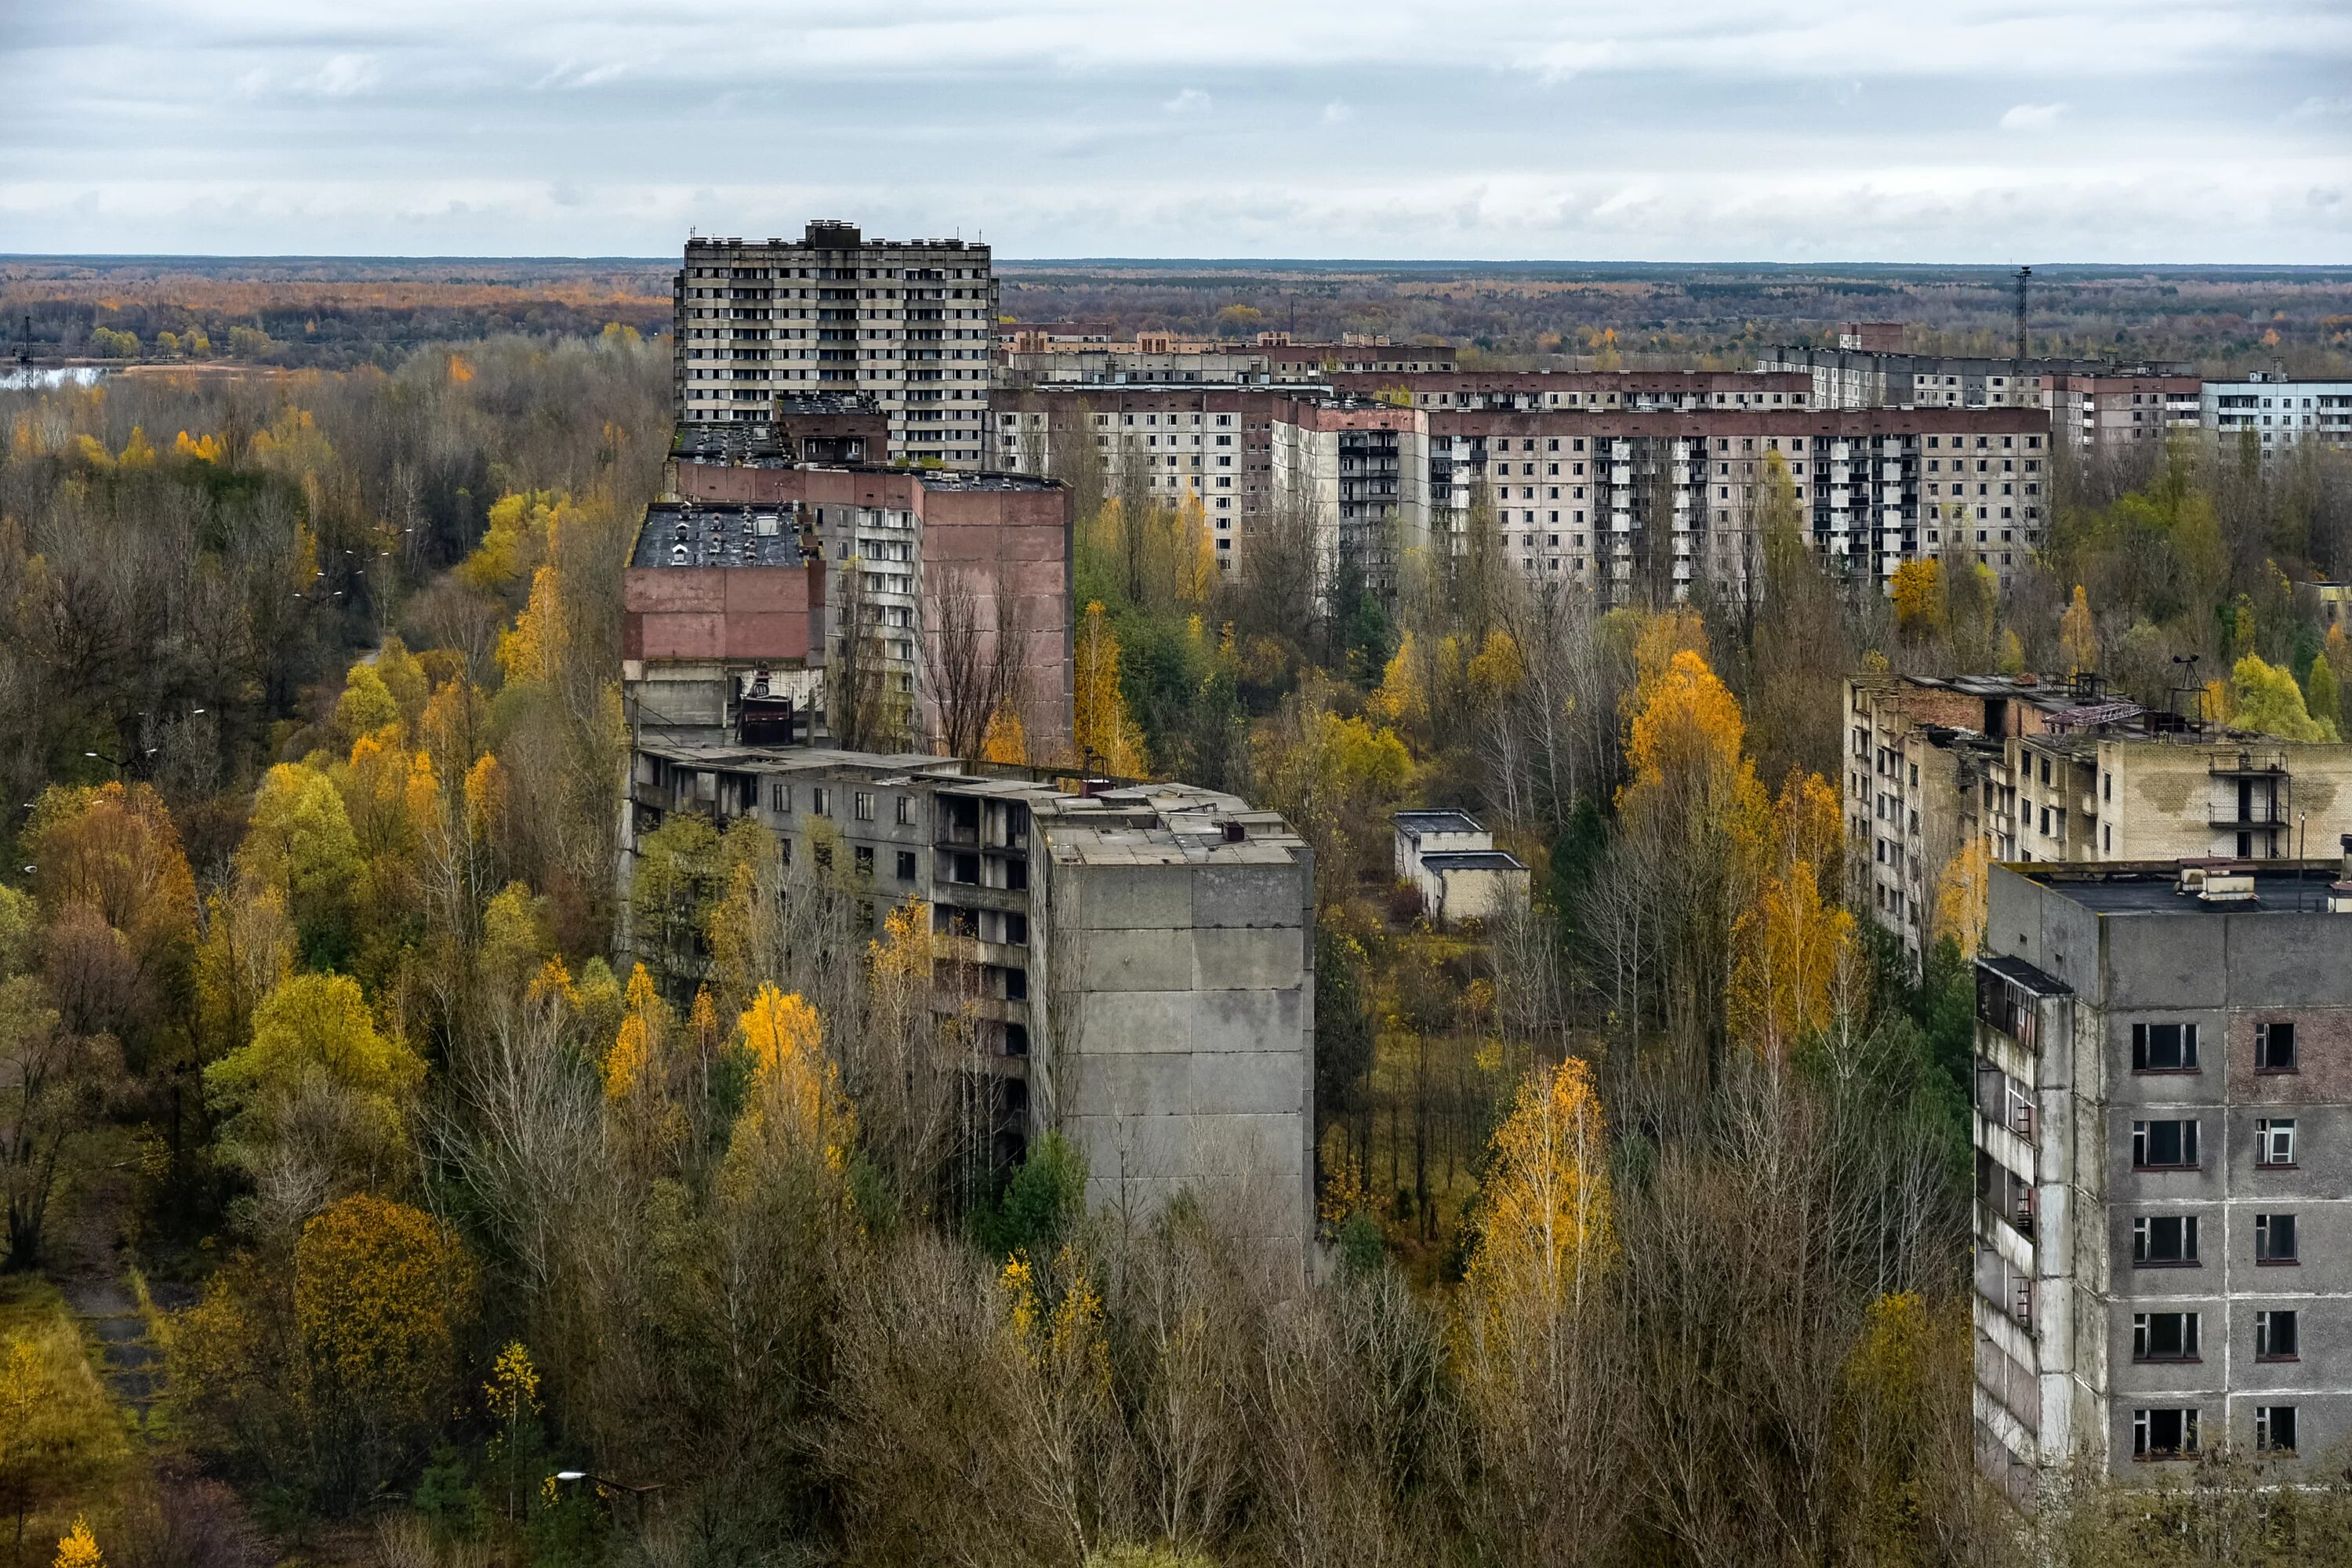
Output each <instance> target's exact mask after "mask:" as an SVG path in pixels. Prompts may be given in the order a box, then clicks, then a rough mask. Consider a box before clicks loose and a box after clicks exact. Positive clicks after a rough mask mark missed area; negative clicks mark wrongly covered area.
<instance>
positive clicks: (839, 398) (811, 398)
mask: <svg viewBox="0 0 2352 1568" xmlns="http://www.w3.org/2000/svg"><path fill="white" fill-rule="evenodd" d="M776 407H777V408H778V410H779V411H781V412H782V413H783V414H785V415H787V416H790V415H794V414H803V415H819V414H879V413H881V412H882V405H881V404H880V403H878V402H877V401H876V400H875V398H874V396H873V395H872V394H870V393H864V392H787V393H782V394H780V395H778V396H777V398H776Z"/></svg>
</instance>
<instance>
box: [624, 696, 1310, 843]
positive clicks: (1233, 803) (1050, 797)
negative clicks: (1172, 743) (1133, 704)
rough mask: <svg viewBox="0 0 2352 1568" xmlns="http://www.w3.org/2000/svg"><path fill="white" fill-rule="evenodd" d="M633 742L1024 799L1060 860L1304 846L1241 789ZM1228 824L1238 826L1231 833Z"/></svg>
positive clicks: (908, 756)
mask: <svg viewBox="0 0 2352 1568" xmlns="http://www.w3.org/2000/svg"><path fill="white" fill-rule="evenodd" d="M635 743H636V749H637V750H639V751H641V752H646V753H647V754H649V755H652V756H657V757H660V758H662V759H664V760H665V761H667V762H668V763H672V764H673V765H676V766H681V767H690V768H708V769H710V770H711V771H713V772H726V773H759V774H763V775H768V776H779V775H793V774H803V773H822V774H824V775H826V776H828V777H833V778H839V777H841V776H842V775H844V774H849V775H853V776H857V777H862V778H864V779H866V781H868V782H870V783H873V784H878V785H884V786H887V785H890V784H913V783H915V782H916V781H918V780H920V781H923V782H925V783H927V784H932V785H934V786H938V785H946V786H949V787H950V788H952V789H953V790H954V791H955V793H957V794H959V795H986V796H990V797H992V798H995V799H1000V800H1003V799H1010V800H1019V801H1023V802H1025V803H1026V804H1027V805H1028V806H1029V808H1030V811H1031V812H1032V813H1033V815H1034V816H1035V818H1036V821H1037V826H1038V829H1039V831H1040V833H1041V834H1042V835H1043V837H1044V838H1045V844H1046V847H1047V848H1048V850H1049V851H1050V852H1051V853H1052V855H1053V857H1054V858H1055V860H1056V861H1057V862H1060V863H1062V864H1065V865H1087V866H1181V865H1196V864H1202V863H1214V864H1218V865H1276V864H1282V863H1286V862H1287V861H1289V860H1290V859H1292V858H1294V857H1295V856H1296V855H1297V853H1298V852H1299V851H1301V850H1303V849H1304V848H1305V847H1306V841H1305V840H1304V839H1301V838H1300V837H1298V836H1297V834H1296V833H1294V832H1292V831H1291V828H1290V825H1289V824H1288V823H1286V822H1285V821H1284V820H1283V819H1282V816H1281V815H1280V814H1279V813H1276V812H1271V811H1259V810H1256V809H1254V808H1253V807H1252V806H1251V805H1249V804H1248V803H1247V802H1245V801H1244V800H1243V799H1242V798H1241V797H1240V796H1238V795H1227V794H1225V793H1224V792H1223V791H1221V790H1213V789H1204V788H1202V786H1200V785H1198V784H1179V783H1172V782H1171V783H1160V784H1127V785H1121V786H1117V787H1111V788H1100V787H1097V789H1096V790H1095V792H1094V793H1093V794H1083V793H1077V792H1074V791H1072V790H1070V789H1068V788H1066V787H1064V786H1065V785H1066V784H1069V783H1071V782H1072V775H1071V774H1070V773H1067V772H1066V771H1065V770H1061V769H1054V768H1017V767H1012V766H1008V765H1003V764H997V763H979V764H969V763H963V762H961V761H959V760H957V759H956V758H954V757H938V756H932V755H931V754H929V752H850V751H842V750H837V749H835V748H831V747H823V746H753V745H745V744H743V743H741V742H736V741H730V740H720V739H715V738H710V737H709V731H702V732H700V733H692V734H665V733H663V732H661V731H657V730H648V731H641V732H640V733H639V735H638V738H637V741H636V742H635ZM975 767H976V768H977V769H978V770H980V771H972V770H973V769H974V768H975ZM1228 823H1231V824H1233V825H1234V829H1233V830H1232V831H1229V830H1228V828H1227V826H1226V825H1227V824H1228Z"/></svg>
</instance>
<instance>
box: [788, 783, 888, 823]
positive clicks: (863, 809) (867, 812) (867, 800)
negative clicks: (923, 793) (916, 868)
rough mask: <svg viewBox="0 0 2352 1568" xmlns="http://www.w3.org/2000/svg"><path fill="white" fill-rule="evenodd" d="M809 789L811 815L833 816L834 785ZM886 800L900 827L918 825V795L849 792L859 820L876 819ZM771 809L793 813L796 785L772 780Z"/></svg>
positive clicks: (855, 814)
mask: <svg viewBox="0 0 2352 1568" xmlns="http://www.w3.org/2000/svg"><path fill="white" fill-rule="evenodd" d="M807 789H808V812H809V815H810V816H832V815H833V800H834V795H835V793H836V792H835V787H834V786H833V785H831V784H810V785H808V786H807ZM884 801H887V802H888V803H889V804H890V810H891V816H892V820H894V821H895V822H896V823H897V824H898V826H900V827H912V826H915V797H914V796H913V795H884V794H879V793H877V792H876V791H874V790H866V789H858V790H851V791H850V792H849V814H850V816H851V817H852V818H853V819H854V820H856V821H858V822H872V821H875V820H876V819H877V818H876V815H875V814H876V812H877V809H878V808H879V805H880V804H881V803H882V802H884ZM768 809H769V810H771V811H772V812H774V813H775V814H776V815H777V816H791V815H792V811H793V786H792V785H791V784H784V783H782V782H772V783H771V784H769V785H768Z"/></svg>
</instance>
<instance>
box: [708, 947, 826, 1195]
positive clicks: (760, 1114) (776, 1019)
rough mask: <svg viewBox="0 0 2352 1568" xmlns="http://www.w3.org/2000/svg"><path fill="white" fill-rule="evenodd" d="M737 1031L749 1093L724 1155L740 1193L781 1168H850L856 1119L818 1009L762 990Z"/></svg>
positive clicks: (796, 996) (796, 998) (739, 1021)
mask: <svg viewBox="0 0 2352 1568" xmlns="http://www.w3.org/2000/svg"><path fill="white" fill-rule="evenodd" d="M736 1030H737V1032H738V1033H739V1034H740V1036H741V1037H742V1041H743V1048H744V1050H745V1052H746V1053H747V1054H748V1055H749V1056H750V1058H751V1095H750V1097H749V1100H748V1103H747V1104H746V1105H745V1107H744V1110H743V1113H742V1115H741V1116H740V1117H739V1118H738V1119H737V1121H736V1123H735V1132H734V1137H733V1140H732V1142H730V1145H729V1147H728V1152H727V1158H728V1162H729V1164H730V1180H732V1181H733V1182H734V1183H736V1184H737V1186H736V1191H737V1192H738V1194H739V1195H748V1193H749V1191H750V1190H751V1186H750V1185H749V1184H752V1183H756V1182H757V1181H759V1180H760V1179H761V1176H762V1173H765V1172H770V1171H772V1170H773V1169H775V1168H776V1167H777V1166H779V1165H781V1164H785V1163H789V1164H792V1165H794V1166H802V1167H805V1166H806V1165H808V1164H809V1163H821V1164H822V1167H823V1169H824V1172H825V1173H828V1174H829V1175H832V1176H835V1177H837V1176H839V1175H840V1174H841V1173H843V1172H845V1170H846V1169H847V1166H848V1159H849V1149H850V1145H851V1144H852V1142H854V1141H855V1140H856V1136H857V1117H856V1111H855V1110H852V1109H851V1106H850V1103H849V1100H848V1097H847V1096H846V1095H845V1094H844V1093H843V1092H842V1088H841V1075H840V1072H839V1071H838V1070H837V1069H836V1068H835V1066H834V1062H833V1058H831V1057H829V1056H827V1055H826V1054H825V1050H824V1026H823V1024H822V1023H821V1021H820V1020H819V1019H818V1017H817V1013H816V1009H815V1008H814V1007H812V1006H811V1005H809V1004H808V1002H807V1000H806V999H805V998H803V997H802V996H801V995H799V994H797V993H795V994H789V995H788V994H785V993H783V992H782V991H779V990H777V989H776V987H775V986H773V985H762V986H761V987H760V989H759V992H758V994H756V995H754V996H753V997H752V998H751V1005H750V1006H749V1007H747V1008H745V1009H744V1010H743V1014H742V1016H740V1018H738V1019H737V1020H736Z"/></svg>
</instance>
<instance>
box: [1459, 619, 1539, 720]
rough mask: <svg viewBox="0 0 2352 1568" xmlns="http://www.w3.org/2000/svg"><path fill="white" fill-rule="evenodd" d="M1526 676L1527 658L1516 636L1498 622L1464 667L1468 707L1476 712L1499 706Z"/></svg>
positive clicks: (1485, 711)
mask: <svg viewBox="0 0 2352 1568" xmlns="http://www.w3.org/2000/svg"><path fill="white" fill-rule="evenodd" d="M1463 679H1464V683H1465V685H1466V687H1467V688H1468V693H1467V694H1468V697H1469V700H1470V705H1471V708H1472V710H1474V711H1475V712H1479V713H1491V712H1493V711H1494V710H1496V709H1498V708H1500V707H1501V706H1502V705H1503V704H1504V703H1505V702H1507V701H1508V700H1510V698H1511V696H1512V695H1513V694H1514V693H1515V692H1517V690H1518V689H1519V685H1520V683H1521V682H1522V681H1524V680H1525V679H1527V662H1526V658H1525V656H1523V655H1522V654H1521V653H1520V652H1519V645H1518V640H1517V638H1515V637H1512V636H1511V634H1510V633H1508V632H1507V631H1505V630H1503V629H1502V628H1501V627H1500V626H1496V627H1495V628H1493V629H1492V630H1490V631H1488V632H1487V634H1486V641H1484V642H1483V643H1481V644H1479V646H1478V651H1477V652H1476V653H1475V654H1473V655H1471V656H1470V658H1469V660H1468V662H1467V663H1466V664H1465V667H1464V669H1463Z"/></svg>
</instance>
